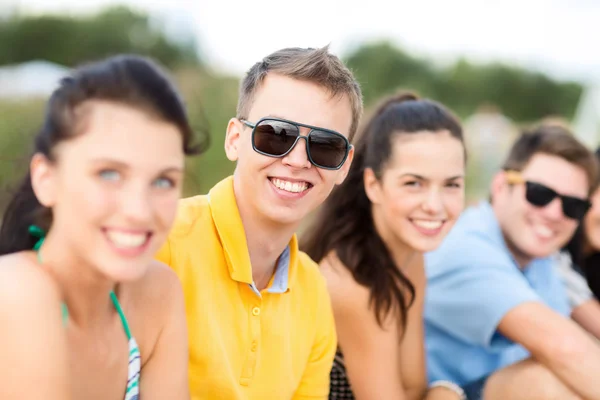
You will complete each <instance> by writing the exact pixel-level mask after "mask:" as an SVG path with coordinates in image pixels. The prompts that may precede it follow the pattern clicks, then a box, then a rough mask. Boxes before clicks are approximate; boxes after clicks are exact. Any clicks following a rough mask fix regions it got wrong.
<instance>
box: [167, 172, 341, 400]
mask: <svg viewBox="0 0 600 400" xmlns="http://www.w3.org/2000/svg"><path fill="white" fill-rule="evenodd" d="M158 259H159V260H160V261H162V262H164V263H166V264H168V265H170V266H171V267H172V268H173V269H174V270H175V272H176V273H177V274H178V276H179V278H180V279H181V282H182V285H183V290H184V294H185V303H186V314H187V323H188V329H189V340H190V369H189V375H190V389H191V393H192V399H194V400H196V399H210V400H213V399H236V400H237V399H251V400H253V399H255V400H267V399H273V400H287V399H294V400H300V399H326V398H327V396H328V393H329V372H330V370H331V367H332V364H333V358H334V355H335V350H336V346H337V341H336V334H335V324H334V321H333V313H332V310H331V304H330V300H329V295H328V293H327V288H326V285H325V281H324V279H323V277H322V276H321V274H320V272H319V270H318V266H317V265H316V264H315V263H314V262H313V261H312V260H311V259H310V258H309V257H308V256H307V255H306V254H304V253H302V252H300V251H299V250H298V242H297V239H296V236H295V235H294V237H292V239H291V241H290V243H289V246H288V247H287V248H286V250H285V251H284V253H283V254H282V255H281V256H280V257H279V261H278V265H277V268H276V272H275V274H274V276H273V278H272V279H271V282H270V283H269V286H268V287H267V288H266V289H265V290H263V291H261V292H258V291H257V290H256V287H255V286H254V284H253V281H252V266H251V265H250V256H249V254H248V246H247V244H246V236H245V232H244V227H243V225H242V221H241V218H240V215H239V212H238V207H237V203H236V199H235V196H234V192H233V178H232V177H229V178H226V179H225V180H223V181H221V182H219V183H218V184H217V185H216V186H215V187H213V188H212V189H211V190H210V192H209V194H208V195H207V196H195V197H191V198H187V199H183V200H181V202H180V205H179V211H178V217H177V220H176V222H175V225H174V227H173V229H172V231H171V233H170V235H169V238H168V241H167V243H166V244H165V245H164V246H163V248H162V249H161V250H160V252H159V254H158Z"/></svg>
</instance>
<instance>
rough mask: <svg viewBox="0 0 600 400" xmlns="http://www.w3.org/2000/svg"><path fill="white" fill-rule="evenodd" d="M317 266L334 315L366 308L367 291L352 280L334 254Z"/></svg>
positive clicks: (349, 272) (350, 274)
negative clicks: (325, 285) (325, 283)
mask: <svg viewBox="0 0 600 400" xmlns="http://www.w3.org/2000/svg"><path fill="white" fill-rule="evenodd" d="M319 266H320V268H321V273H322V274H323V276H324V277H325V281H326V282H327V289H328V291H329V296H330V297H331V302H332V304H333V308H334V311H335V312H336V314H337V313H339V312H343V311H344V310H353V312H355V311H357V310H358V309H361V310H362V309H367V308H368V305H369V289H368V288H366V287H364V286H362V285H361V284H360V283H358V282H357V281H356V280H355V279H354V276H353V275H352V272H351V271H350V270H349V269H348V268H347V267H346V266H345V265H344V264H343V263H342V262H341V261H340V259H339V258H338V257H337V256H336V255H335V254H334V253H330V254H328V255H327V257H325V258H324V259H323V260H322V261H321V262H320V263H319Z"/></svg>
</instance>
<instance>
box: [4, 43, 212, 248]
mask: <svg viewBox="0 0 600 400" xmlns="http://www.w3.org/2000/svg"><path fill="white" fill-rule="evenodd" d="M89 100H104V101H111V102H116V103H121V104H124V105H127V106H130V107H133V108H136V109H140V110H142V111H144V112H147V113H149V114H151V115H152V116H153V117H155V118H158V119H159V120H161V121H164V122H167V123H171V124H173V125H175V126H176V127H177V128H178V129H179V131H180V132H181V135H182V137H183V151H184V153H185V154H186V155H192V154H199V153H201V152H203V151H204V150H205V149H206V147H207V145H208V137H207V136H203V137H202V138H200V140H199V141H198V142H196V143H195V144H194V132H193V130H192V128H191V126H190V123H189V121H188V117H187V113H186V110H185V107H184V104H183V101H182V99H181V97H180V95H179V93H178V92H177V90H176V88H175V86H174V84H173V83H172V82H171V80H170V79H169V77H168V75H167V74H166V73H165V72H164V71H163V69H162V67H161V66H159V65H158V64H157V63H155V62H154V61H152V60H150V59H148V58H145V57H140V56H135V55H118V56H114V57H111V58H108V59H105V60H103V61H99V62H95V63H91V64H87V65H83V66H81V67H80V68H78V69H75V70H74V71H73V72H72V73H71V74H70V75H69V76H68V77H66V78H64V79H62V80H61V82H60V85H59V87H58V88H57V89H56V90H55V91H54V92H53V93H52V95H51V96H50V99H49V100H48V103H47V106H46V115H45V120H44V123H43V126H42V127H41V129H40V130H39V132H38V134H37V136H36V137H35V141H34V146H33V147H34V148H33V154H42V155H43V156H44V157H46V158H47V159H48V160H50V161H54V160H55V154H54V152H53V150H54V148H55V147H56V145H57V144H59V143H60V142H62V141H65V140H69V139H70V138H72V137H74V136H76V135H78V134H80V133H81V132H80V130H79V129H78V127H79V125H80V122H81V121H80V119H81V117H80V116H79V115H78V114H77V112H76V111H77V108H78V107H79V106H80V105H82V104H83V103H84V102H86V101H89ZM51 224H52V211H51V210H50V209H49V208H46V207H44V206H42V205H41V204H40V202H39V201H38V199H37V198H36V196H35V193H34V191H33V188H32V186H31V176H30V174H29V172H28V173H27V174H26V176H25V177H24V178H23V180H22V182H21V183H20V185H19V186H18V187H17V191H16V193H15V194H14V196H13V197H12V199H11V200H10V202H9V203H8V206H7V208H6V210H5V212H4V215H3V218H2V226H1V227H0V255H2V254H9V253H13V252H17V251H22V250H27V249H31V248H32V247H33V246H34V244H35V242H36V241H37V238H34V237H32V236H30V235H29V233H28V227H29V226H30V225H38V226H39V227H41V228H42V229H44V230H46V231H48V230H49V229H50V225H51Z"/></svg>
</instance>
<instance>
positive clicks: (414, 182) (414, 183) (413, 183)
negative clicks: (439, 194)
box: [403, 180, 422, 188]
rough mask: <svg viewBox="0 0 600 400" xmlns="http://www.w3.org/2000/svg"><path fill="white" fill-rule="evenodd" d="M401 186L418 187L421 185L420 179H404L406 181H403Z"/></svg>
mask: <svg viewBox="0 0 600 400" xmlns="http://www.w3.org/2000/svg"><path fill="white" fill-rule="evenodd" d="M403 186H408V187H415V188H418V187H421V186H422V185H421V182H420V181H417V180H410V181H406V182H404V184H403Z"/></svg>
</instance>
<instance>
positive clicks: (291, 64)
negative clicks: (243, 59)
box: [237, 46, 363, 140]
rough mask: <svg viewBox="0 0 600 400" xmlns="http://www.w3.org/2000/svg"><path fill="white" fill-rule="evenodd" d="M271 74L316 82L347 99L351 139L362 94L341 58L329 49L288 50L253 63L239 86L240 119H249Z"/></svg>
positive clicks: (295, 48)
mask: <svg viewBox="0 0 600 400" xmlns="http://www.w3.org/2000/svg"><path fill="white" fill-rule="evenodd" d="M269 72H273V73H277V74H280V75H283V76H286V77H289V78H294V79H298V80H303V81H307V82H312V83H315V84H317V85H319V86H321V87H323V88H325V89H327V90H328V91H329V92H330V93H331V96H332V97H336V96H340V97H341V96H344V95H345V96H348V99H349V100H350V104H351V106H352V124H351V125H350V132H348V139H350V140H352V138H353V137H354V135H355V133H356V130H357V129H358V124H359V121H360V118H361V115H362V112H363V103H362V93H361V90H360V85H359V84H358V82H357V81H356V79H355V78H354V76H353V75H352V72H350V70H349V69H348V68H347V67H346V66H345V65H344V64H343V63H342V61H341V60H340V59H339V58H338V57H336V56H334V55H333V54H330V53H329V46H325V47H323V48H320V49H313V48H298V47H292V48H286V49H282V50H278V51H276V52H274V53H272V54H270V55H268V56H266V57H265V58H263V59H262V60H261V61H259V62H257V63H256V64H254V65H253V66H252V68H250V70H249V71H248V72H247V74H246V76H245V77H244V79H243V81H242V83H241V85H240V93H239V99H238V105H237V117H238V118H248V113H249V112H250V108H251V107H252V103H253V102H254V97H255V95H256V91H257V90H258V89H259V87H260V85H261V83H262V82H263V80H264V79H265V77H266V76H267V74H268V73H269ZM299 122H301V121H299Z"/></svg>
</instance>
